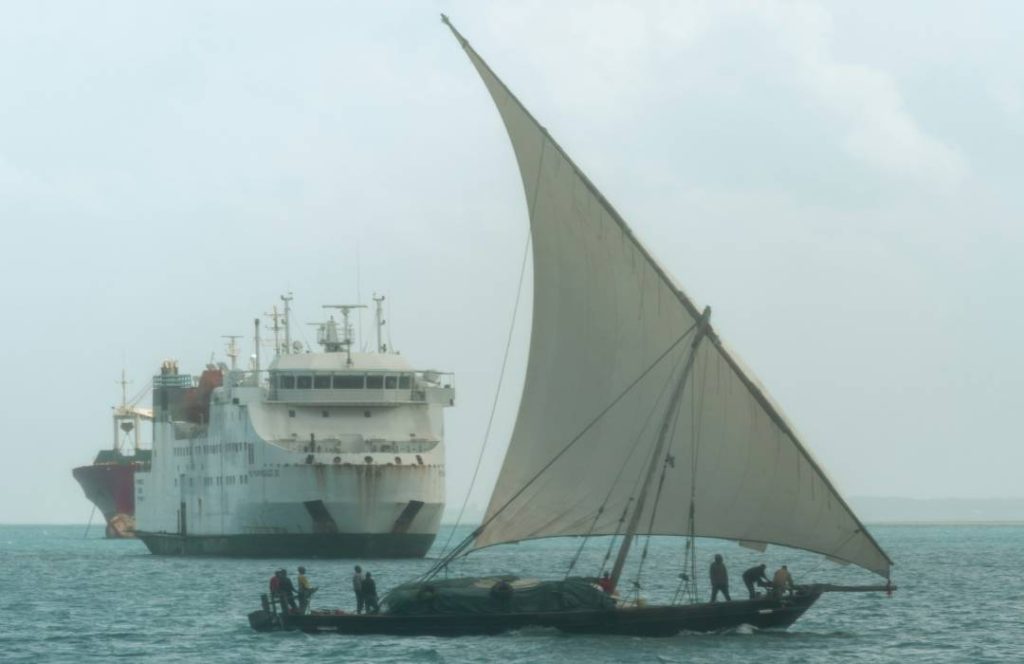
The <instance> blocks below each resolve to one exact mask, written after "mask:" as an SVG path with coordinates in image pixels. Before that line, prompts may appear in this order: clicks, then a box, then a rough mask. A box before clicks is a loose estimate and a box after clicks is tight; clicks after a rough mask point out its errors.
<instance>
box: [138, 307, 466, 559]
mask: <svg viewBox="0 0 1024 664" xmlns="http://www.w3.org/2000/svg"><path fill="white" fill-rule="evenodd" d="M291 299H292V298H291V296H290V295H287V296H282V301H283V303H284V306H283V313H281V314H278V313H277V309H276V307H275V309H274V313H273V314H272V320H273V332H274V340H273V347H274V353H273V355H274V357H273V359H272V360H271V362H270V363H269V366H268V367H267V368H266V369H263V368H262V367H261V366H260V348H261V345H262V341H261V338H260V319H258V318H257V319H255V320H254V333H253V334H254V339H253V347H254V349H255V352H254V353H253V354H252V356H251V358H250V362H249V366H247V367H239V366H238V362H237V358H238V357H239V350H238V347H237V345H236V339H238V338H240V337H230V339H231V341H230V343H229V346H228V358H229V359H230V365H228V364H225V363H223V362H221V363H217V364H213V363H211V364H208V365H206V367H205V369H204V370H203V371H202V372H201V373H200V375H198V376H192V375H189V374H187V373H183V372H181V371H180V370H179V367H178V363H177V362H176V361H173V360H168V361H165V362H164V363H163V366H162V367H161V369H160V373H159V374H158V375H156V376H155V377H154V378H153V382H152V390H153V456H152V461H151V464H150V466H149V467H148V468H146V469H144V470H143V469H140V470H138V471H137V472H136V473H135V501H136V519H137V531H136V534H137V536H138V537H139V538H140V539H141V540H142V541H143V542H144V543H145V544H146V546H147V547H148V548H149V550H150V551H151V552H152V553H154V554H163V555H211V556H245V557H260V556H263V557H270V556H273V557H281V556H302V557H331V558H344V557H354V558H364V559H365V558H374V557H376V558H399V557H422V556H424V555H425V554H426V553H427V550H428V549H429V548H430V546H431V544H432V543H433V541H434V538H435V536H436V534H437V530H438V527H439V526H440V521H441V512H442V510H443V509H444V497H445V486H444V462H445V456H444V455H445V450H444V440H443V437H444V421H443V411H444V409H445V408H447V407H449V406H452V405H454V403H455V389H454V384H453V377H452V375H451V374H448V373H444V372H439V371H433V370H418V369H415V368H414V367H413V366H412V365H411V364H409V362H407V361H406V359H405V358H404V357H403V356H402V355H401V354H399V353H397V352H395V351H394V350H392V349H390V348H388V346H387V345H386V344H385V343H383V340H382V328H383V326H384V324H385V321H384V318H383V309H382V302H383V299H384V298H383V297H379V298H378V297H374V302H375V303H376V329H377V334H376V336H377V345H376V349H375V351H374V352H357V350H356V349H355V348H354V346H355V342H354V339H353V327H352V324H351V316H352V314H353V312H354V311H355V310H357V309H361V308H364V307H363V306H362V305H325V308H326V309H329V310H334V313H337V314H338V315H339V317H340V320H335V317H334V315H333V314H332V315H330V316H329V318H328V320H326V321H325V322H323V323H320V324H318V326H317V342H318V344H319V345H320V348H319V349H316V350H315V351H314V350H313V349H311V348H305V347H304V345H303V344H302V342H300V341H293V340H292V339H291V333H290V318H291V309H290V302H291ZM282 331H283V336H284V338H283V340H282V339H281V332H282Z"/></svg>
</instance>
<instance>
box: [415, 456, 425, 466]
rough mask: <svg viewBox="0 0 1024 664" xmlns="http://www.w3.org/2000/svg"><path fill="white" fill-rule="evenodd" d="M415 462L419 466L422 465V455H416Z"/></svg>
mask: <svg viewBox="0 0 1024 664" xmlns="http://www.w3.org/2000/svg"><path fill="white" fill-rule="evenodd" d="M416 463H418V464H420V465H421V466H422V465H423V457H421V456H420V455H419V454H417V455H416Z"/></svg>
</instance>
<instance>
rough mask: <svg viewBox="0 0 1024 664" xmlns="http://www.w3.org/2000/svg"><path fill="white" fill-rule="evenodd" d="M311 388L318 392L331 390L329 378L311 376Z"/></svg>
mask: <svg viewBox="0 0 1024 664" xmlns="http://www.w3.org/2000/svg"><path fill="white" fill-rule="evenodd" d="M313 387H314V388H315V389H318V390H329V389H331V377H330V376H313Z"/></svg>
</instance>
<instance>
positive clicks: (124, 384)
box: [117, 368, 131, 408]
mask: <svg viewBox="0 0 1024 664" xmlns="http://www.w3.org/2000/svg"><path fill="white" fill-rule="evenodd" d="M130 382H131V381H130V380H128V379H127V378H125V374H124V369H123V368H122V369H121V380H119V381H117V384H118V385H120V386H121V407H122V408H125V407H127V406H128V383H130Z"/></svg>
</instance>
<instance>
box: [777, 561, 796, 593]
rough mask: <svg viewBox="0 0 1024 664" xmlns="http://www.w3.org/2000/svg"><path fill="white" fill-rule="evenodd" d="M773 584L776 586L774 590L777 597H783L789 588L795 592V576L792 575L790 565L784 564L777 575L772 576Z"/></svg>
mask: <svg viewBox="0 0 1024 664" xmlns="http://www.w3.org/2000/svg"><path fill="white" fill-rule="evenodd" d="M772 585H773V586H774V587H775V589H774V591H773V592H774V594H775V596H776V597H782V595H783V594H784V593H785V592H786V591H787V590H788V591H789V592H791V593H792V592H793V577H792V576H791V575H790V573H789V568H788V567H786V566H785V565H783V566H782V567H780V568H779V570H778V571H777V572H775V576H773V577H772Z"/></svg>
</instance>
